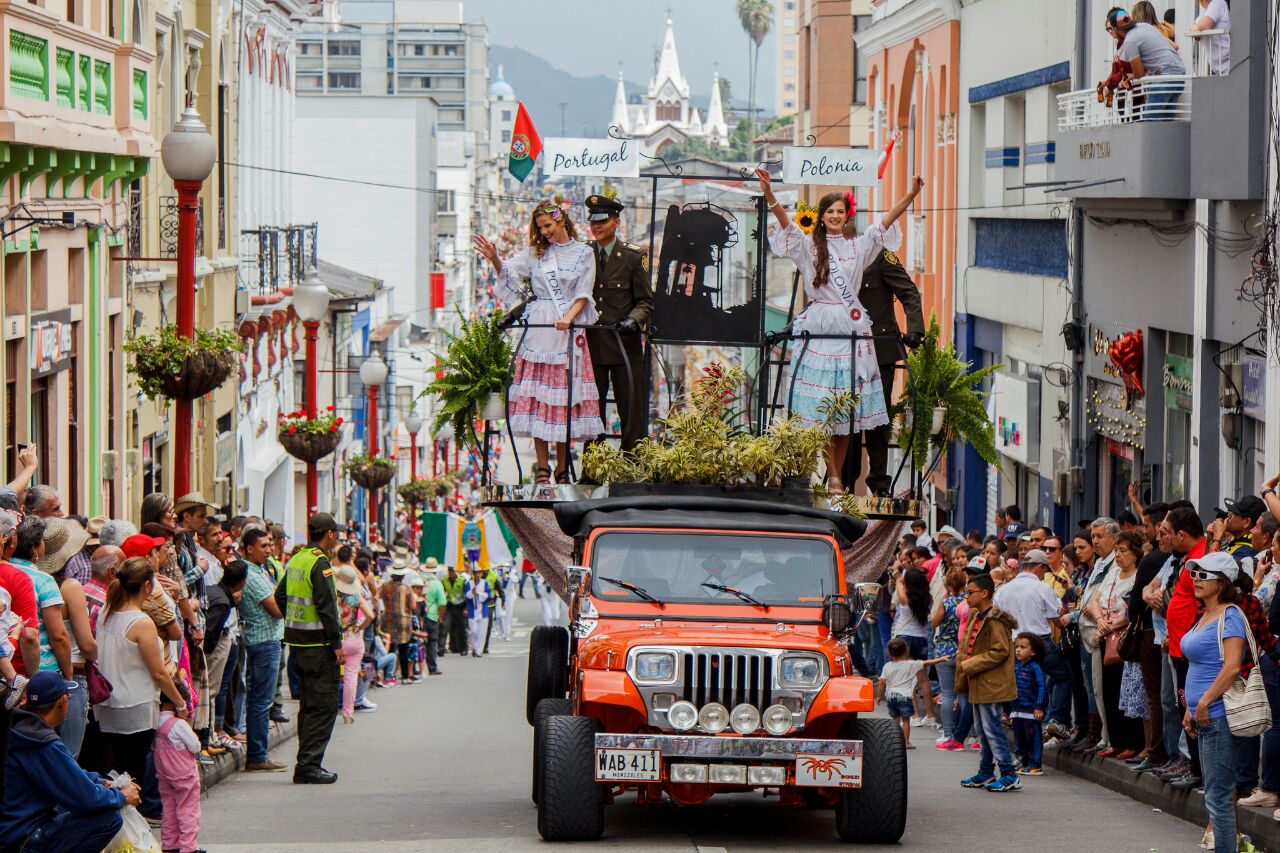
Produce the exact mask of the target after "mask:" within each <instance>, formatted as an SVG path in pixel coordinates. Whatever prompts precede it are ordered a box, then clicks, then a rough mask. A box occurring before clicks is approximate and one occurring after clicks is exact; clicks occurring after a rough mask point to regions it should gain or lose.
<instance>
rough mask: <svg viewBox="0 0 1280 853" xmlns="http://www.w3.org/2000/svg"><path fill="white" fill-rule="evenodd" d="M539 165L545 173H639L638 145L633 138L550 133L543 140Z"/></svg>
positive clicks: (607, 175) (618, 175) (633, 175)
mask: <svg viewBox="0 0 1280 853" xmlns="http://www.w3.org/2000/svg"><path fill="white" fill-rule="evenodd" d="M542 168H544V169H546V171H547V174H548V175H585V176H587V177H597V178H636V177H639V176H640V149H639V147H638V146H637V145H636V143H635V141H634V140H631V139H614V138H613V137H612V136H610V137H607V138H605V139H578V138H574V137H551V138H549V139H546V140H544V141H543V148H542Z"/></svg>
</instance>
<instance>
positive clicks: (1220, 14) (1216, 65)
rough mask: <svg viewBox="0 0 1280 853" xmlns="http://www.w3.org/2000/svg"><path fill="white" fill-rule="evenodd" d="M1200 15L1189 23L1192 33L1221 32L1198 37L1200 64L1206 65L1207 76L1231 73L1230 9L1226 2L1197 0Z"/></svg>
mask: <svg viewBox="0 0 1280 853" xmlns="http://www.w3.org/2000/svg"><path fill="white" fill-rule="evenodd" d="M1199 4H1200V14H1199V15H1197V16H1196V19H1195V20H1194V21H1192V22H1191V31H1192V32H1193V33H1203V32H1206V31H1209V30H1222V32H1221V33H1214V34H1213V35H1210V36H1200V37H1199V41H1200V55H1201V57H1203V59H1202V60H1201V62H1202V64H1207V65H1208V68H1209V74H1211V75H1212V76H1214V77H1219V76H1222V75H1225V74H1229V73H1231V7H1230V6H1228V5H1227V0H1199Z"/></svg>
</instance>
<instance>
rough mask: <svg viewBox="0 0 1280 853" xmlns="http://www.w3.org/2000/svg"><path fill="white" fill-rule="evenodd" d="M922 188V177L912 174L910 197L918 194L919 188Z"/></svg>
mask: <svg viewBox="0 0 1280 853" xmlns="http://www.w3.org/2000/svg"><path fill="white" fill-rule="evenodd" d="M922 189H924V178H922V177H920V176H919V175H913V176H912V178H911V197H912V198H915V197H916V196H918V195H920V190H922Z"/></svg>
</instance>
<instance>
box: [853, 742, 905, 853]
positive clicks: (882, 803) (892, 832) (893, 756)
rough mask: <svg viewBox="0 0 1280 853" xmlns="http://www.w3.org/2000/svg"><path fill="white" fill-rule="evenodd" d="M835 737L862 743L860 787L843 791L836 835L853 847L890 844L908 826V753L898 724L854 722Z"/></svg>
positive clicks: (895, 841)
mask: <svg viewBox="0 0 1280 853" xmlns="http://www.w3.org/2000/svg"><path fill="white" fill-rule="evenodd" d="M840 738H841V739H842V740H843V739H848V740H860V741H862V787H861V788H842V789H841V790H840V800H839V802H837V803H836V834H837V835H839V836H840V840H841V841H846V842H854V843H858V844H895V843H897V841H898V839H900V838H902V833H903V832H904V831H906V828H907V753H906V745H905V744H904V743H903V740H902V728H901V727H900V726H899V725H898V721H897V720H885V719H855V720H849V721H848V722H846V723H845V724H844V726H842V727H841V729H840Z"/></svg>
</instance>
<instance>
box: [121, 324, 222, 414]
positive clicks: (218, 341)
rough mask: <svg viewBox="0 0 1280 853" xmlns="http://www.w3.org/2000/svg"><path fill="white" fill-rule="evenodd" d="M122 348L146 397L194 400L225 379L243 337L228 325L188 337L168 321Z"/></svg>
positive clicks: (130, 370) (198, 332)
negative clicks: (183, 335)
mask: <svg viewBox="0 0 1280 853" xmlns="http://www.w3.org/2000/svg"><path fill="white" fill-rule="evenodd" d="M124 351H125V352H127V353H129V354H130V355H132V356H133V364H132V365H131V366H130V367H129V372H130V373H132V374H134V375H135V376H136V377H137V380H138V389H139V390H140V391H142V393H143V394H144V395H145V396H146V397H147V398H148V399H150V400H155V399H160V398H164V399H169V400H194V399H196V398H198V397H203V396H204V395H205V394H208V393H209V392H210V391H212V390H214V389H215V388H217V387H219V386H220V385H222V383H224V382H226V381H227V377H229V376H230V375H231V372H232V370H234V369H235V366H236V360H237V358H238V356H239V354H240V353H241V352H243V351H244V341H242V340H241V339H240V337H239V336H238V335H236V333H235V332H233V331H231V330H229V329H221V330H214V331H208V330H205V329H196V334H195V339H194V340H187V339H186V338H184V337H182V336H181V335H179V334H178V329H177V327H176V326H172V325H169V326H165V327H164V328H162V329H160V331H159V332H157V333H156V334H155V335H154V336H153V335H138V336H136V337H131V338H129V340H128V341H126V342H125V345H124Z"/></svg>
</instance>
